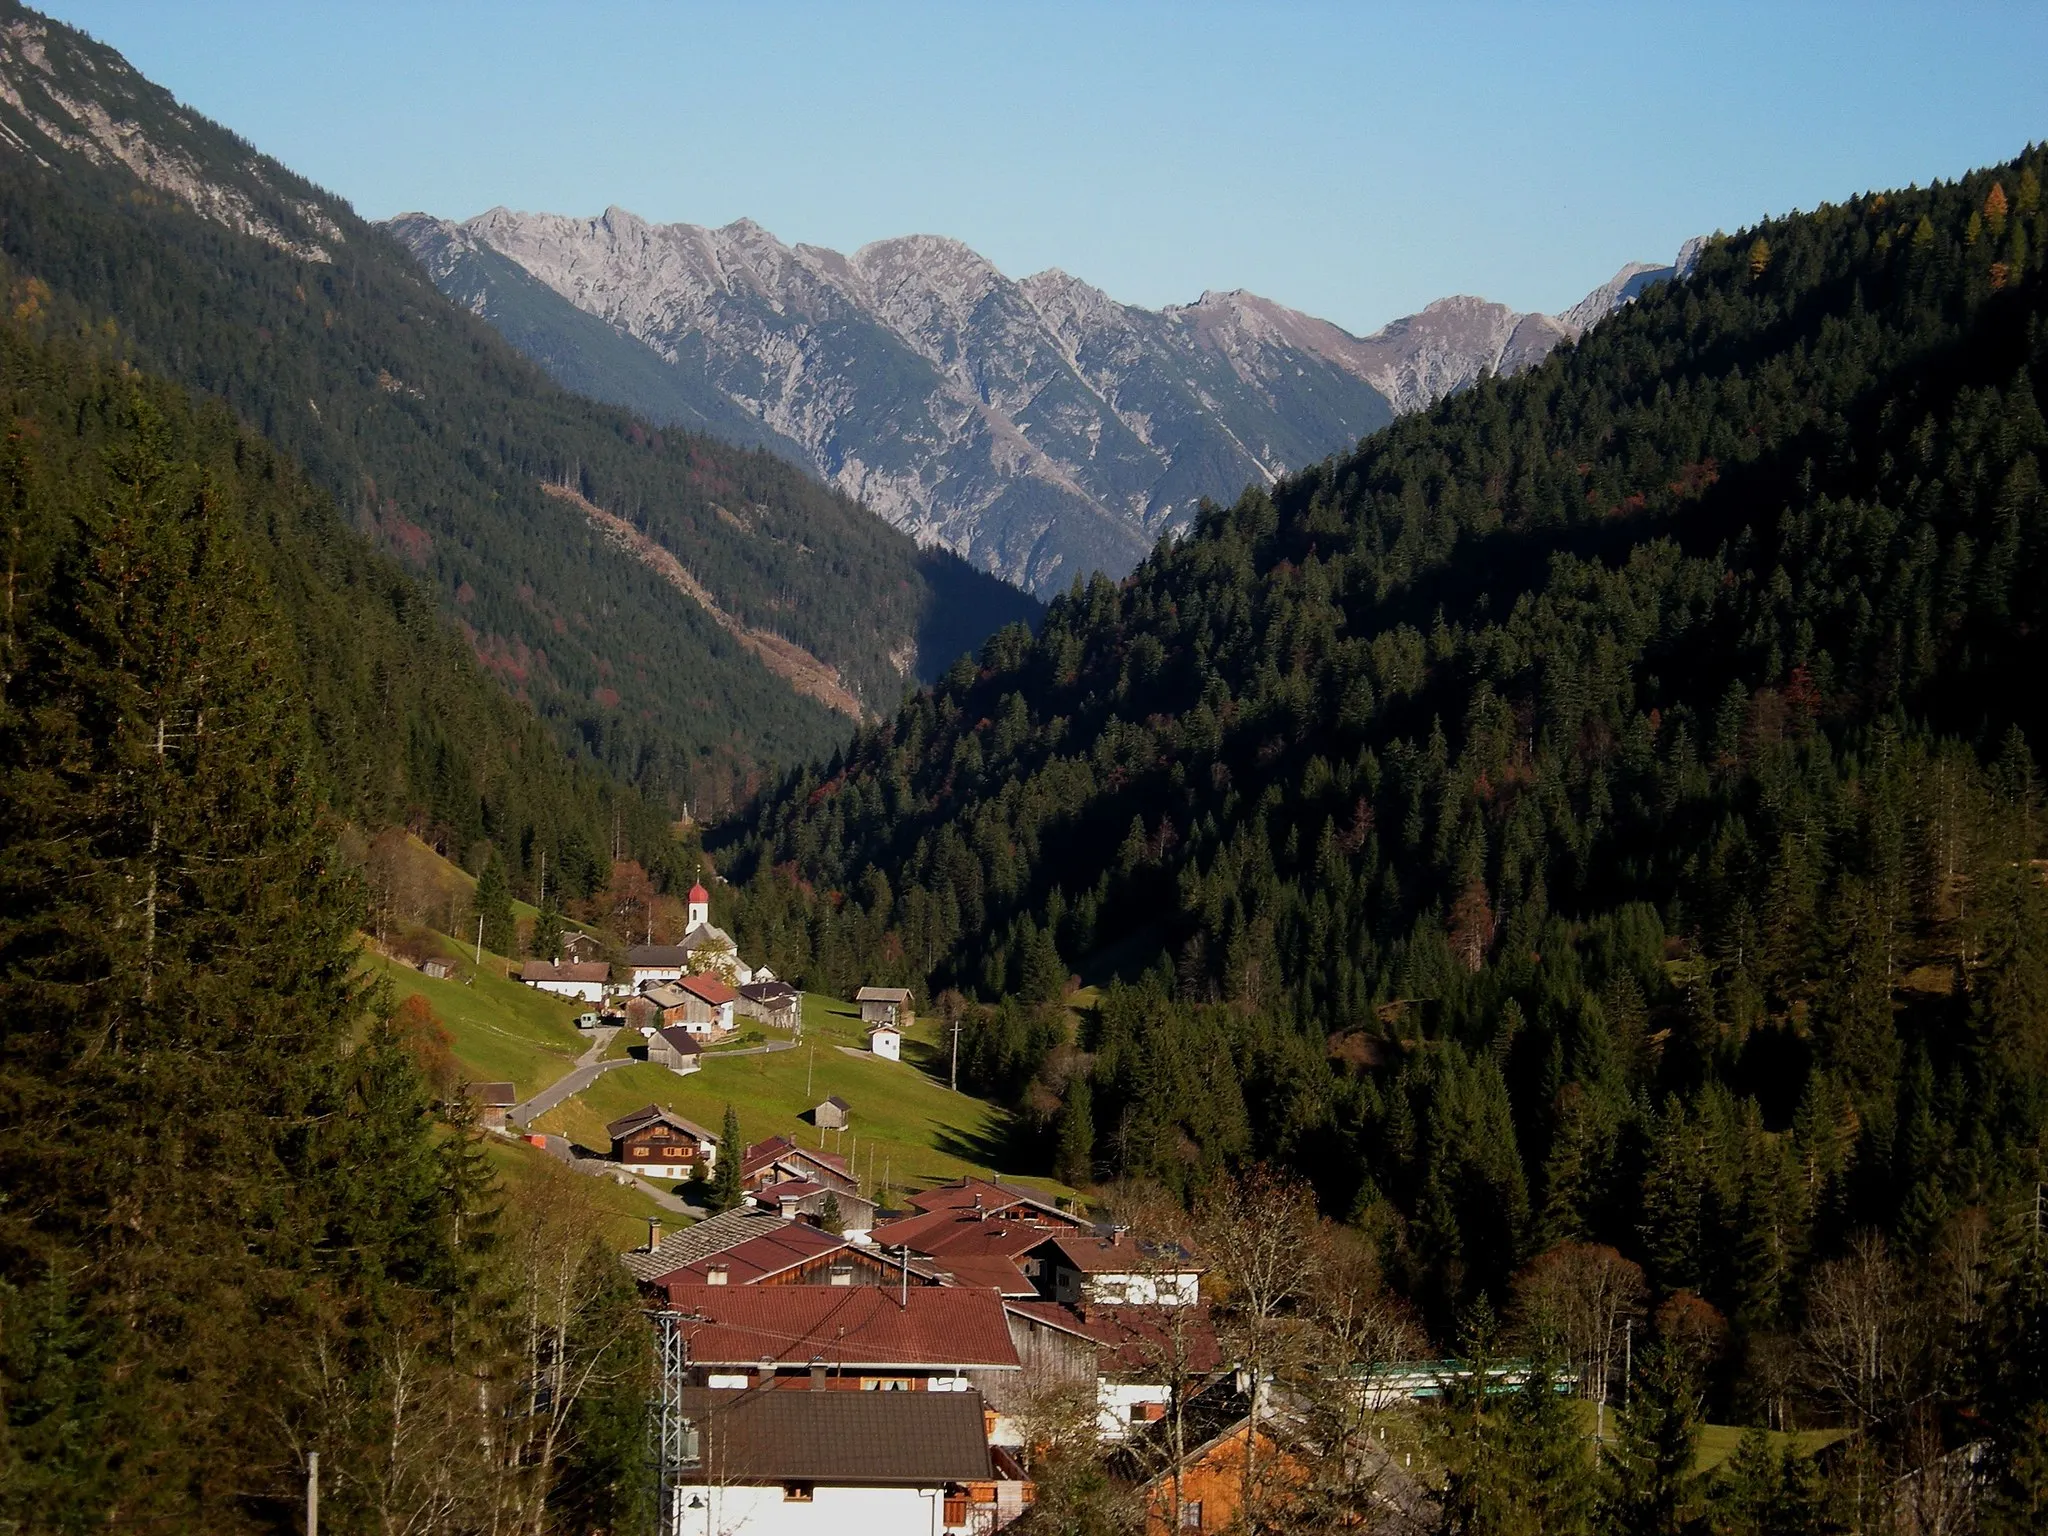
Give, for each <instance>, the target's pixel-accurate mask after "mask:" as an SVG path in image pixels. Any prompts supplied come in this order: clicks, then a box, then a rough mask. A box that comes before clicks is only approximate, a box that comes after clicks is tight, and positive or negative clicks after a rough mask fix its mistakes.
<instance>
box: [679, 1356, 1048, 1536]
mask: <svg viewBox="0 0 2048 1536" xmlns="http://www.w3.org/2000/svg"><path fill="white" fill-rule="evenodd" d="M683 1412H684V1416H685V1417H686V1418H687V1419H688V1421H689V1423H690V1428H691V1430H692V1431H693V1433H692V1435H691V1436H690V1439H691V1440H692V1441H693V1442H694V1446H693V1447H692V1448H693V1449H694V1450H695V1452H696V1458H697V1459H696V1466H695V1469H694V1479H695V1480H692V1479H693V1473H692V1470H690V1469H686V1470H685V1471H684V1473H683V1475H682V1478H681V1479H680V1480H679V1482H678V1484H677V1486H676V1488H675V1491H674V1495H673V1505H672V1507H673V1508H674V1510H675V1512H676V1528H675V1531H674V1532H673V1533H672V1536H699V1533H703V1532H709V1533H713V1536H739V1533H742V1532H744V1533H745V1536H813V1533H816V1536H944V1533H948V1532H968V1531H973V1532H977V1533H978V1532H984V1531H996V1530H1000V1529H1002V1528H1003V1527H1004V1526H1006V1525H1008V1524H1009V1523H1010V1522H1011V1521H1012V1520H1015V1519H1016V1518H1017V1517H1018V1516H1019V1515H1021V1514H1022V1513H1023V1512H1024V1508H1025V1499H1026V1497H1027V1494H1026V1489H1027V1487H1028V1484H1027V1483H1026V1482H1025V1480H1024V1476H1023V1473H1022V1472H1021V1471H1020V1470H1019V1469H1018V1467H1017V1465H1016V1463H1015V1462H1013V1461H1011V1460H1010V1458H1009V1457H1008V1456H1007V1455H1004V1454H1002V1453H999V1452H995V1451H992V1450H991V1449H990V1447H989V1444H988V1440H987V1433H986V1429H985V1426H984V1420H983V1417H982V1400H981V1394H980V1393H978V1392H971V1391H970V1392H839V1391H827V1390H816V1391H804V1390H796V1391H771V1392H764V1391H731V1390H724V1391H714V1390H710V1389H696V1390H692V1391H689V1392H687V1393H685V1394H684V1401H683Z"/></svg>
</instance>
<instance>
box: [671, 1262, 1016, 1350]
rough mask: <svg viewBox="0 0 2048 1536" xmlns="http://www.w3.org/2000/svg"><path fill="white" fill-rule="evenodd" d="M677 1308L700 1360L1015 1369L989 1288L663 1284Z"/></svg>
mask: <svg viewBox="0 0 2048 1536" xmlns="http://www.w3.org/2000/svg"><path fill="white" fill-rule="evenodd" d="M665 1289H666V1290H667V1291H668V1298H669V1305H670V1306H671V1307H674V1308H675V1309H676V1310H677V1311H679V1312H682V1313H684V1314H685V1320H684V1322H683V1324H682V1330H683V1336H684V1340H685V1347H686V1348H687V1349H688V1350H689V1358H690V1360H691V1362H692V1363H693V1364H698V1365H744V1366H755V1365H758V1364H760V1363H761V1362H762V1361H764V1360H772V1361H775V1362H777V1363H778V1364H782V1365H811V1364H813V1363H823V1364H826V1365H832V1366H838V1367H840V1368H842V1369H845V1368H850V1367H855V1366H859V1367H863V1368H869V1367H872V1368H876V1369H880V1370H885V1371H886V1370H892V1369H900V1368H903V1367H915V1368H919V1369H924V1370H945V1369H949V1368H951V1369H962V1370H1015V1369H1016V1368H1017V1349H1016V1346H1015V1345H1014V1344H1012V1343H1011V1342H1010V1328H1009V1324H1008V1322H1007V1321H1006V1320H1005V1318H1004V1315H1003V1301H1002V1298H1001V1297H1000V1296H998V1295H997V1294H996V1293H995V1292H994V1291H992V1290H969V1289H967V1288H965V1287H955V1286H938V1285H914V1286H911V1287H910V1289H909V1291H908V1293H907V1294H905V1293H902V1292H898V1291H896V1290H893V1289H891V1288H890V1287H888V1286H874V1285H855V1286H836V1285H740V1286H733V1285H702V1284H697V1283H694V1282H692V1281H689V1280H684V1279H675V1280H669V1281H667V1282H666V1284H665Z"/></svg>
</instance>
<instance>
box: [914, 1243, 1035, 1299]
mask: <svg viewBox="0 0 2048 1536" xmlns="http://www.w3.org/2000/svg"><path fill="white" fill-rule="evenodd" d="M926 1262H927V1263H928V1264H929V1265H930V1266H931V1268H932V1269H933V1270H935V1271H936V1272H937V1273H938V1274H939V1275H940V1276H941V1277H942V1279H943V1282H944V1283H946V1284H949V1285H967V1286H974V1287H977V1288H979V1287H983V1286H986V1287H988V1288H989V1289H991V1290H995V1291H999V1292H1001V1293H1002V1296H1003V1299H1004V1300H1005V1301H1008V1300H1011V1299H1012V1298H1015V1299H1018V1300H1028V1299H1030V1298H1031V1297H1034V1296H1036V1295H1037V1294H1038V1287H1037V1286H1035V1285H1033V1284H1032V1283H1031V1280H1030V1277H1029V1276H1027V1275H1026V1274H1025V1273H1024V1271H1023V1270H1021V1269H1019V1268H1018V1267H1017V1265H1016V1262H1015V1261H1014V1260H1011V1259H1006V1258H1003V1257H1001V1256H1000V1255H997V1254H988V1255H980V1254H947V1255H945V1256H944V1257H941V1258H934V1259H928V1260H927V1261H926Z"/></svg>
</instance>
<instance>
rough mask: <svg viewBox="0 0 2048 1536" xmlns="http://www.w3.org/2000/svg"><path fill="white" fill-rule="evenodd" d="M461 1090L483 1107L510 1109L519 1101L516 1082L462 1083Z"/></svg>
mask: <svg viewBox="0 0 2048 1536" xmlns="http://www.w3.org/2000/svg"><path fill="white" fill-rule="evenodd" d="M462 1090H463V1092H464V1093H466V1094H468V1095H469V1097H470V1098H472V1099H474V1100H475V1101H476V1102H477V1103H478V1104H480V1105H482V1106H483V1107H484V1108H485V1109H510V1108H511V1107H512V1106H513V1105H514V1104H517V1103H518V1102H519V1085H518V1084H517V1083H464V1084H463V1085H462Z"/></svg>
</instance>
